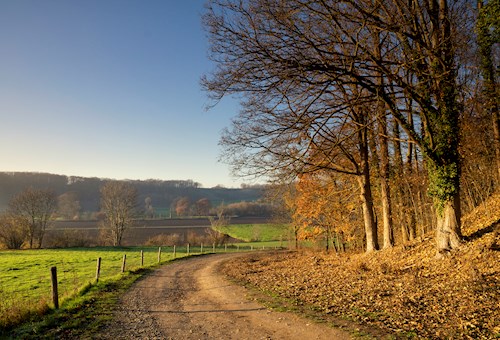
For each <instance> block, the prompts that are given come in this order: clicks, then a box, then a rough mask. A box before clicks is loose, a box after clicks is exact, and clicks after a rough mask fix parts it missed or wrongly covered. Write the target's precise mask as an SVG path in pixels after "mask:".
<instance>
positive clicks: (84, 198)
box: [0, 172, 263, 212]
mask: <svg viewBox="0 0 500 340" xmlns="http://www.w3.org/2000/svg"><path fill="white" fill-rule="evenodd" d="M110 180H112V179H106V178H95V177H92V178H89V177H75V176H64V175H54V174H48V173H33V172H0V211H4V210H5V209H6V207H7V205H8V203H9V201H10V199H11V198H12V197H13V196H14V195H16V194H18V193H19V192H21V191H23V190H24V189H25V188H27V187H34V188H38V189H51V190H53V191H54V192H55V193H56V194H57V195H62V194H64V193H70V192H71V193H74V194H75V196H76V197H77V199H78V201H79V203H80V207H81V211H82V212H96V211H98V210H99V201H100V194H99V188H100V187H101V186H102V185H103V184H104V183H105V182H107V181H110ZM126 182H128V183H131V184H132V185H134V186H135V187H136V188H137V191H138V194H139V202H138V203H139V204H142V203H143V202H144V200H145V199H146V197H149V198H150V199H151V203H152V205H153V206H154V207H155V208H164V209H169V208H170V207H171V205H172V204H173V203H174V202H175V200H176V199H179V198H181V197H187V198H189V200H190V201H191V202H196V201H197V200H200V199H202V198H207V199H208V200H209V201H210V202H211V204H212V206H217V205H219V204H220V203H222V202H224V203H226V204H228V203H234V202H242V201H248V202H252V201H257V200H260V199H261V198H262V196H263V187H262V186H248V187H244V188H238V189H233V188H231V189H228V188H223V187H215V188H202V187H200V184H199V183H197V182H194V181H192V180H185V181H182V180H171V181H163V180H154V179H151V180H126Z"/></svg>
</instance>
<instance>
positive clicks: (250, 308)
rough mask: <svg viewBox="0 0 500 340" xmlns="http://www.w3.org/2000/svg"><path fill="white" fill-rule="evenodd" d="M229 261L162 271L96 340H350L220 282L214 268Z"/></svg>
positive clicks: (132, 293) (200, 261) (185, 263)
mask: <svg viewBox="0 0 500 340" xmlns="http://www.w3.org/2000/svg"><path fill="white" fill-rule="evenodd" d="M233 256H244V255H242V254H217V255H209V256H201V257H196V258H190V259H185V260H180V261H175V262H173V263H171V264H168V265H165V266H162V267H161V268H159V269H157V270H156V271H154V272H153V273H152V274H150V275H148V276H147V277H145V278H144V279H142V280H140V281H138V282H137V283H136V284H135V285H134V286H133V287H132V288H131V289H130V290H129V291H128V292H127V293H125V294H124V295H123V297H122V298H121V301H120V303H119V304H118V306H117V309H116V311H115V314H114V318H113V320H112V322H111V323H110V324H109V325H107V326H106V327H105V328H104V329H102V331H101V332H100V333H99V334H95V338H96V339H300V340H309V339H330V340H332V339H349V338H350V337H349V335H348V334H347V333H344V332H342V331H340V330H336V329H333V328H330V327H328V326H326V325H323V324H316V323H313V322H311V321H310V320H307V319H304V318H300V317H299V316H297V315H295V314H291V313H283V312H274V311H269V310H267V309H266V308H265V307H263V306H262V305H260V304H258V303H256V302H255V301H252V300H250V299H249V298H247V294H246V290H245V288H243V287H240V286H237V285H234V284H232V283H230V282H229V281H227V280H225V279H224V277H223V276H222V275H221V274H219V273H218V272H217V270H216V269H217V266H218V264H219V263H220V262H221V261H224V260H226V259H228V258H230V257H233Z"/></svg>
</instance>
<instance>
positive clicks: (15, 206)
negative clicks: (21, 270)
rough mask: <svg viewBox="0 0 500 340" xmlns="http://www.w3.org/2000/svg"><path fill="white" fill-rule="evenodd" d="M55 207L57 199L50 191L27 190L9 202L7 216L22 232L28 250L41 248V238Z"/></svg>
mask: <svg viewBox="0 0 500 340" xmlns="http://www.w3.org/2000/svg"><path fill="white" fill-rule="evenodd" d="M56 207H57V198H56V195H55V194H54V192H52V191H50V190H40V189H34V188H28V189H26V190H24V191H23V192H21V193H19V194H18V195H16V196H14V198H12V200H11V201H10V202H9V207H8V214H9V215H10V216H11V217H12V218H13V220H14V221H15V223H16V225H17V227H20V228H22V229H23V230H24V233H25V237H26V238H27V241H28V244H29V248H33V246H34V245H35V244H37V246H38V248H41V247H42V242H43V237H44V235H45V230H46V229H47V227H48V225H49V223H50V220H51V218H52V215H53V214H54V212H55V210H56Z"/></svg>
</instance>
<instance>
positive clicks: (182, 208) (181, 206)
mask: <svg viewBox="0 0 500 340" xmlns="http://www.w3.org/2000/svg"><path fill="white" fill-rule="evenodd" d="M190 207H191V201H190V200H189V197H180V198H178V199H177V200H176V201H175V213H176V214H177V216H187V215H188V214H189V209H190Z"/></svg>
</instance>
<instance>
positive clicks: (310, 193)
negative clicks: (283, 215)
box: [293, 172, 359, 251]
mask: <svg viewBox="0 0 500 340" xmlns="http://www.w3.org/2000/svg"><path fill="white" fill-rule="evenodd" d="M328 174H330V175H331V174H332V173H320V172H317V173H314V174H305V175H302V176H300V177H299V179H298V181H297V182H296V191H297V197H296V199H295V204H296V208H295V209H294V210H295V213H294V215H293V218H294V223H296V224H298V225H300V226H301V227H302V228H301V230H300V233H301V234H302V235H303V236H302V237H313V238H316V237H322V238H323V239H324V240H325V248H326V251H328V250H329V249H330V244H333V245H334V247H335V250H336V251H344V248H345V247H344V244H345V241H347V240H351V237H352V236H353V235H355V234H356V223H354V222H353V221H354V220H355V219H356V217H358V216H357V213H358V212H359V211H358V209H357V208H358V204H357V199H356V197H355V196H356V195H355V192H356V189H355V183H354V182H355V181H353V179H352V177H351V176H345V175H344V176H342V175H339V174H334V175H335V176H328Z"/></svg>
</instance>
